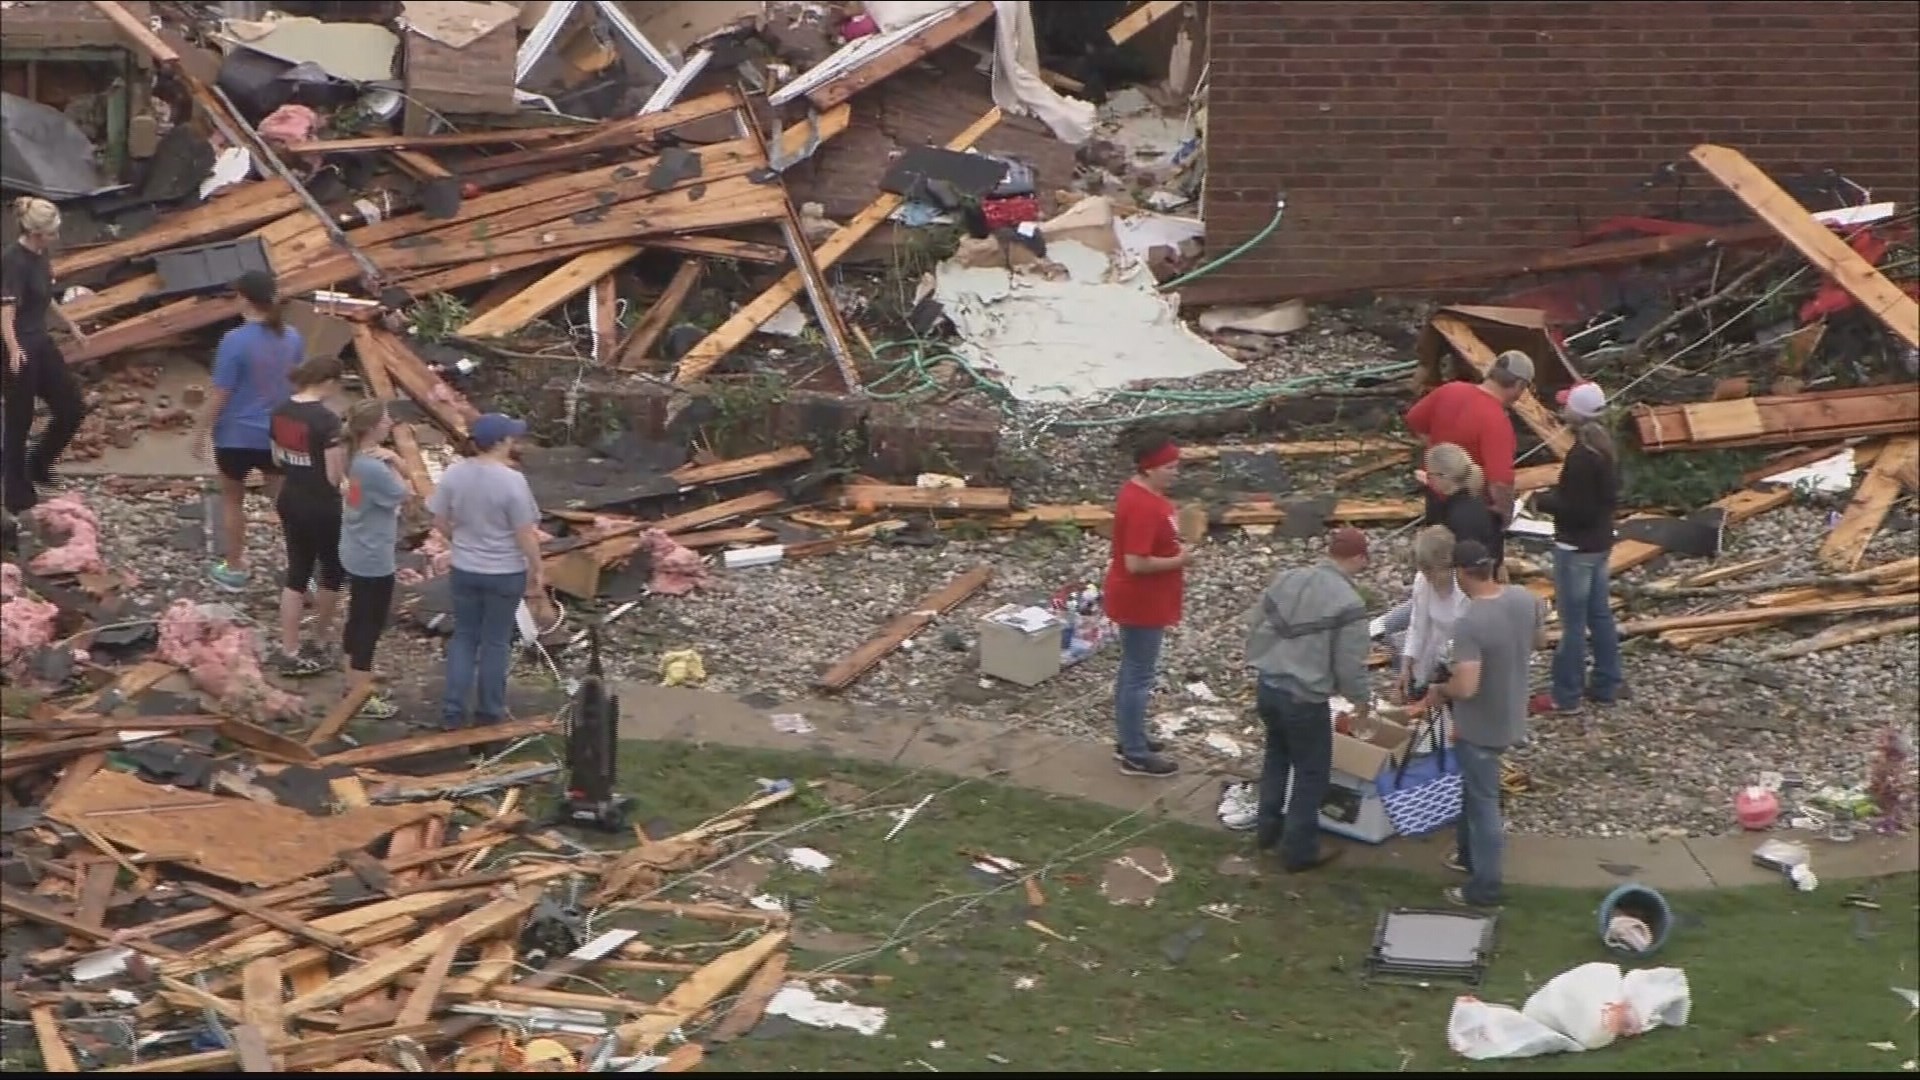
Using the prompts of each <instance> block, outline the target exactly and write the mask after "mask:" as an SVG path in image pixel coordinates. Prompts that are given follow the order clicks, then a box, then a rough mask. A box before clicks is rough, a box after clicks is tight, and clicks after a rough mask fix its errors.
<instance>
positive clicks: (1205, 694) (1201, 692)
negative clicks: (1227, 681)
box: [1187, 682, 1220, 705]
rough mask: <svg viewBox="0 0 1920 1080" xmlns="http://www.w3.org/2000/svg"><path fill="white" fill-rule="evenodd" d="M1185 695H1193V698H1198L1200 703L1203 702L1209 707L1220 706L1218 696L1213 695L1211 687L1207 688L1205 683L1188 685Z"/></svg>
mask: <svg viewBox="0 0 1920 1080" xmlns="http://www.w3.org/2000/svg"><path fill="white" fill-rule="evenodd" d="M1187 693H1189V694H1191V695H1193V696H1194V697H1197V698H1199V699H1200V700H1201V701H1204V702H1206V703H1207V704H1209V705H1218V704H1220V695H1219V694H1216V693H1214V692H1213V687H1211V686H1208V685H1207V684H1206V683H1203V682H1190V683H1188V684H1187Z"/></svg>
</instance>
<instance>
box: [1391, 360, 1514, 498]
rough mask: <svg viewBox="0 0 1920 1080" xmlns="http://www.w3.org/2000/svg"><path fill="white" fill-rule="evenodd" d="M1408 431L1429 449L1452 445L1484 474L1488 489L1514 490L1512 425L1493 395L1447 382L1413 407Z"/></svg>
mask: <svg viewBox="0 0 1920 1080" xmlns="http://www.w3.org/2000/svg"><path fill="white" fill-rule="evenodd" d="M1407 428H1408V429H1409V430H1411V431H1412V432H1413V433H1414V434H1415V435H1418V436H1420V437H1421V438H1423V439H1425V440H1426V441H1427V445H1428V446H1434V445H1436V444H1439V443H1452V444H1454V445H1455V446H1458V447H1459V448H1460V449H1462V450H1465V451H1466V452H1467V456H1468V457H1470V458H1472V459H1473V463H1474V464H1476V465H1478V466H1480V471H1481V472H1482V473H1484V474H1486V478H1487V485H1488V486H1489V487H1492V486H1496V485H1504V486H1506V487H1512V486H1513V455H1514V453H1515V452H1516V451H1517V450H1518V449H1519V448H1518V447H1517V446H1515V445H1514V443H1515V440H1514V437H1513V421H1512V420H1509V419H1508V418H1507V410H1506V407H1505V406H1503V405H1501V404H1500V403H1499V402H1498V401H1495V400H1494V398H1493V395H1491V394H1489V393H1487V392H1486V391H1484V390H1482V389H1480V387H1479V385H1478V384H1475V383H1470V382H1450V383H1447V384H1446V385H1444V386H1441V387H1439V388H1438V389H1436V390H1434V391H1433V392H1432V393H1430V394H1428V395H1427V396H1426V397H1423V398H1421V399H1420V400H1419V401H1416V402H1414V403H1413V408H1411V409H1408V410H1407Z"/></svg>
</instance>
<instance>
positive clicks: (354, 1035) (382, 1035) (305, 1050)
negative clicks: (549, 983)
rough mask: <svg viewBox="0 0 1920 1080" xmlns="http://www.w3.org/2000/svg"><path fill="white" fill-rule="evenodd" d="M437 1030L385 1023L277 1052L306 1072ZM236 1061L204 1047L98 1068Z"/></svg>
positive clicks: (166, 1068) (165, 1069) (191, 1068)
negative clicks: (395, 1040)
mask: <svg viewBox="0 0 1920 1080" xmlns="http://www.w3.org/2000/svg"><path fill="white" fill-rule="evenodd" d="M439 1030H440V1024H439V1023H438V1022H437V1021H436V1022H433V1023H426V1024H416V1025H414V1026H413V1027H386V1028H375V1029H372V1030H368V1031H354V1032H349V1033H347V1034H345V1035H321V1036H317V1037H314V1038H308V1039H299V1040H296V1041H293V1042H289V1043H286V1044H284V1045H282V1046H280V1047H279V1048H278V1052H279V1053H280V1055H281V1056H282V1058H284V1060H285V1062H286V1066H285V1068H286V1071H288V1072H307V1071H313V1070H319V1069H324V1068H326V1067H327V1066H329V1065H334V1064H337V1063H339V1062H341V1061H345V1060H346V1059H348V1058H352V1057H358V1056H360V1055H361V1054H365V1053H367V1052H369V1051H371V1050H375V1049H378V1048H379V1047H381V1046H383V1045H385V1044H386V1043H387V1042H388V1041H390V1040H393V1039H401V1038H407V1039H424V1038H429V1037H432V1036H433V1035H436V1034H438V1032H439ZM239 1061H240V1057H239V1054H238V1053H237V1052H235V1051H233V1050H208V1051H204V1052H202V1053H198V1054H184V1055H182V1056H180V1057H170V1058H157V1059H155V1060H152V1061H143V1062H141V1063H140V1064H138V1065H116V1066H113V1067H111V1068H106V1069H101V1070H100V1071H101V1072H111V1073H169V1072H217V1071H222V1070H230V1069H233V1068H234V1067H235V1066H236V1065H238V1064H239Z"/></svg>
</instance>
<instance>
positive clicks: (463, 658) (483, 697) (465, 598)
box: [440, 567, 527, 728]
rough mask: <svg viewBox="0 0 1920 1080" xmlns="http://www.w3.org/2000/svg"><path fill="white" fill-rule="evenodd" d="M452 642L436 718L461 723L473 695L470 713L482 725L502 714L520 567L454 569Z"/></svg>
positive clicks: (523, 584) (522, 580)
mask: <svg viewBox="0 0 1920 1080" xmlns="http://www.w3.org/2000/svg"><path fill="white" fill-rule="evenodd" d="M451 583H452V586H453V589H452V591H453V640H452V641H451V642H449V643H448V644H447V689H446V694H445V696H444V697H442V698H441V701H440V722H441V724H442V725H444V726H446V727H448V728H462V727H466V726H467V697H468V695H469V694H473V695H475V696H477V697H478V699H479V700H478V702H477V703H476V707H475V709H474V716H475V717H476V718H477V719H478V720H479V722H480V723H482V724H498V723H501V722H502V721H504V720H506V718H507V665H508V663H509V661H510V660H511V659H512V657H513V632H514V616H515V615H516V614H517V613H518V612H519V610H520V601H521V600H522V599H523V598H524V597H525V596H526V590H527V575H526V571H524V570H523V571H521V572H519V573H517V574H475V573H470V572H468V571H466V570H461V569H459V568H457V567H456V568H455V569H454V571H453V576H452V579H451Z"/></svg>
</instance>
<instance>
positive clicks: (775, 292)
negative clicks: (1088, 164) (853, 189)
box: [673, 108, 1000, 384]
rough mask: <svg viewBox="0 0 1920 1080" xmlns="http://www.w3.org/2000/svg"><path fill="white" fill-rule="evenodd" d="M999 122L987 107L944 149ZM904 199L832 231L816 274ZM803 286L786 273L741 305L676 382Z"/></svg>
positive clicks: (714, 359)
mask: <svg viewBox="0 0 1920 1080" xmlns="http://www.w3.org/2000/svg"><path fill="white" fill-rule="evenodd" d="M999 123H1000V110H999V109H997V108H995V109H990V110H988V111H987V112H986V113H985V114H983V115H982V116H981V117H980V118H979V119H978V120H976V121H974V122H973V123H972V124H970V125H968V126H967V128H966V130H964V131H962V132H961V133H960V134H958V135H956V136H954V137H953V139H952V140H951V141H949V142H948V143H947V149H949V150H954V151H964V150H968V149H970V148H972V146H973V144H974V143H976V142H978V141H980V139H981V138H982V137H984V136H985V135H986V134H987V132H989V131H992V130H993V129H994V127H995V126H996V125H997V124H999ZM905 203H906V199H905V197H903V196H900V195H892V194H887V195H882V196H880V197H879V198H877V199H875V200H874V201H873V202H871V203H869V204H868V205H867V207H866V208H865V209H863V210H861V211H860V212H859V213H858V214H856V215H854V216H853V217H852V218H851V219H849V220H848V222H847V223H846V224H845V225H842V226H841V227H840V228H839V229H837V230H835V231H834V234H833V235H832V236H829V237H827V239H826V240H825V241H823V242H822V243H821V244H820V246H819V247H817V248H815V249H814V250H813V259H814V262H815V263H817V264H818V265H819V267H820V269H821V270H823V271H825V270H830V269H832V268H833V265H834V264H835V263H837V262H839V261H840V260H841V259H842V258H844V257H845V256H846V254H847V252H849V251H852V250H853V248H854V247H855V245H857V244H859V243H860V241H861V240H864V239H865V238H866V236H867V234H868V233H870V232H872V231H873V230H874V229H876V228H878V227H879V226H880V224H881V223H882V222H884V221H886V220H887V218H888V217H890V216H891V215H892V214H893V212H894V211H895V210H898V209H900V207H901V206H902V205H904V204H905ZM804 288H806V278H805V276H804V275H803V274H802V273H801V272H800V271H799V270H791V271H788V272H787V274H786V275H785V276H784V277H782V278H781V279H780V280H779V281H777V282H775V283H774V284H773V286H772V287H771V288H769V289H767V290H766V291H765V292H763V293H761V294H760V295H759V296H756V297H754V298H753V299H752V300H750V301H748V302H747V303H746V304H744V305H742V306H741V308H740V310H739V311H736V312H734V314H733V316H732V317H731V318H729V319H728V320H727V321H726V322H724V323H721V324H720V326H719V327H718V328H717V329H715V330H714V331H713V333H711V334H708V335H707V336H706V337H704V338H702V339H700V342H699V343H698V344H696V345H695V346H694V347H693V348H692V349H690V350H688V351H687V354H686V355H685V356H683V357H681V358H680V363H679V366H678V368H677V369H676V372H675V374H674V378H673V381H674V382H676V383H683V384H684V383H693V382H699V381H700V380H701V379H703V378H705V377H706V374H707V372H709V371H712V370H713V369H714V367H715V366H717V365H718V364H719V363H720V361H721V360H723V359H725V358H726V356H727V354H728V353H731V352H732V351H733V350H734V349H737V348H739V347H740V344H741V342H744V341H746V340H747V338H749V337H751V336H753V333H754V331H756V330H758V329H760V327H761V326H762V325H764V324H765V323H766V321H767V320H768V319H771V318H773V317H774V316H775V315H777V314H779V313H780V309H782V308H784V307H786V306H787V305H788V304H789V303H791V302H792V301H793V298H794V297H796V296H798V295H800V290H802V289H804Z"/></svg>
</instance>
